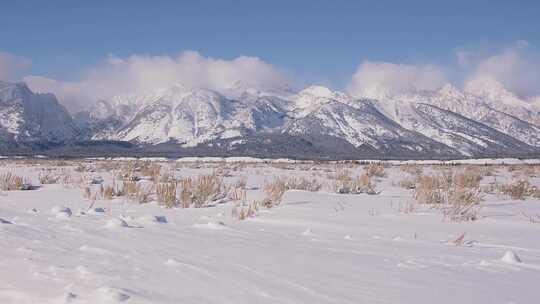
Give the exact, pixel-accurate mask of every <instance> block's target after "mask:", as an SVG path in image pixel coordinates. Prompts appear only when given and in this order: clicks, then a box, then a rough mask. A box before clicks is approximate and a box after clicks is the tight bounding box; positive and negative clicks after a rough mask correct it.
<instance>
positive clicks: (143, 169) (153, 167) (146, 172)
mask: <svg viewBox="0 0 540 304" xmlns="http://www.w3.org/2000/svg"><path fill="white" fill-rule="evenodd" d="M139 172H140V173H141V175H142V176H148V177H150V179H151V180H152V181H158V180H159V173H160V172H161V166H160V165H159V164H156V163H154V162H151V161H145V162H143V163H142V164H141V165H140V167H139Z"/></svg>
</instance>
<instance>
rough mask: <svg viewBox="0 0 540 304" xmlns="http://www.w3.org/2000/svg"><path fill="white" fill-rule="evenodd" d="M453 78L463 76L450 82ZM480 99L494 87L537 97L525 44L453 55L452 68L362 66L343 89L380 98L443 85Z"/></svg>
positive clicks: (539, 62)
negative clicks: (480, 96)
mask: <svg viewBox="0 0 540 304" xmlns="http://www.w3.org/2000/svg"><path fill="white" fill-rule="evenodd" d="M454 75H463V76H462V77H460V78H461V79H459V80H457V82H458V83H455V82H456V81H455V80H454V81H452V80H451V79H454V78H455V77H454ZM448 82H450V83H452V82H454V83H453V84H454V85H457V86H458V87H463V88H464V90H465V91H467V92H470V93H475V94H480V95H483V94H485V93H489V91H491V90H493V89H494V87H495V86H502V87H504V88H505V89H507V90H509V91H511V92H513V93H515V94H517V95H519V96H523V97H530V96H536V95H539V94H540V55H539V54H537V53H535V52H534V51H532V50H531V49H530V47H529V45H528V43H526V42H524V41H519V42H516V43H514V44H513V45H512V46H510V47H507V48H505V49H503V50H501V51H499V52H497V53H495V54H489V55H485V54H479V53H478V52H474V51H463V50H460V51H457V52H456V64H454V65H452V66H442V65H433V64H418V65H409V64H394V63H388V62H373V61H364V62H362V63H361V64H360V65H359V66H358V68H357V70H356V72H355V73H354V75H353V76H352V80H351V82H350V83H349V85H348V86H347V91H348V92H349V93H350V94H352V95H354V96H363V97H370V98H380V97H384V96H388V95H399V94H403V93H408V92H411V91H422V90H433V89H436V88H439V87H441V86H442V85H444V84H445V83H448Z"/></svg>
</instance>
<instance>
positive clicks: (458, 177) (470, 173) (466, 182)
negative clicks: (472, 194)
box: [452, 166, 482, 188]
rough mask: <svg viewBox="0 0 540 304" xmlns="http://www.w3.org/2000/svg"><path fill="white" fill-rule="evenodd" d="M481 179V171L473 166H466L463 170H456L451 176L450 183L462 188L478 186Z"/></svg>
mask: <svg viewBox="0 0 540 304" xmlns="http://www.w3.org/2000/svg"><path fill="white" fill-rule="evenodd" d="M481 180H482V171H481V170H479V169H478V167H473V166H468V167H466V168H465V169H464V170H463V172H457V173H455V174H453V176H452V183H454V184H455V185H456V186H457V187H464V188H478V187H479V186H480V181H481Z"/></svg>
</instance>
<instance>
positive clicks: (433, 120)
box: [0, 82, 540, 158]
mask: <svg viewBox="0 0 540 304" xmlns="http://www.w3.org/2000/svg"><path fill="white" fill-rule="evenodd" d="M9 88H11V89H9ZM499 89H500V92H499V93H497V94H493V95H494V96H495V97H496V98H495V99H490V98H491V97H490V95H482V96H479V95H475V94H472V93H471V92H468V91H465V90H464V91H460V90H459V89H457V88H455V87H453V86H451V85H445V86H443V87H441V88H440V89H438V90H435V91H423V92H414V93H409V94H403V95H400V96H391V97H387V98H384V99H378V100H377V99H366V98H358V97H353V96H350V95H347V94H345V93H342V92H338V91H333V90H331V89H329V88H326V87H323V86H310V87H307V88H305V89H303V90H301V91H299V92H296V93H292V92H290V94H288V95H286V96H285V94H276V95H273V94H271V93H268V92H260V91H257V90H253V89H249V88H247V89H244V90H243V91H242V92H236V95H234V96H233V95H228V96H226V95H224V94H221V93H219V92H216V91H212V90H208V89H204V88H188V87H185V86H183V85H181V84H178V85H175V86H172V87H170V88H168V89H165V90H160V91H156V92H152V93H150V94H146V95H135V94H133V95H123V96H116V97H113V98H111V99H110V100H99V101H97V102H96V103H95V104H94V105H92V106H91V107H89V108H87V109H85V110H83V111H81V112H79V113H76V114H75V115H73V117H71V116H70V115H69V113H67V111H66V110H65V108H64V107H63V106H62V105H61V104H60V103H58V101H57V100H56V98H55V97H54V96H53V95H52V94H34V93H32V92H31V91H30V90H29V89H28V87H26V85H24V84H8V83H4V82H0V139H2V140H4V141H11V142H17V143H21V144H26V143H37V142H43V143H48V142H51V143H53V144H54V145H55V146H58V145H62V144H63V143H75V142H84V141H104V142H131V143H132V144H134V145H135V146H139V147H143V146H144V147H146V148H145V149H148V150H149V151H150V150H156V149H158V148H155V147H164V146H163V145H166V146H167V147H172V146H174V147H176V148H177V149H179V150H182V149H183V150H186V151H187V150H189V151H195V150H197V151H203V150H204V149H206V150H208V151H209V152H211V151H220V152H219V153H227V151H230V153H231V154H233V155H237V154H238V155H239V154H242V153H243V152H242V149H244V150H245V151H253V153H259V154H264V153H265V152H264V151H268V152H267V153H269V154H272V155H274V154H275V155H278V154H280V152H279V151H283V153H285V154H286V153H289V154H293V155H294V153H304V154H306V153H307V154H313V155H315V154H320V155H321V156H322V157H324V156H329V155H332V154H333V151H332V147H333V146H334V147H341V149H343V151H344V152H343V153H342V154H343V157H344V156H345V155H347V156H351V157H354V156H355V155H358V156H362V155H366V156H367V155H369V156H373V157H377V156H379V157H386V156H388V157H399V156H404V157H410V158H415V157H419V158H425V157H429V156H432V157H452V156H454V157H483V156H493V155H501V156H509V155H536V154H537V153H538V152H539V151H540V126H539V125H538V124H537V122H536V120H537V119H538V116H539V115H540V107H538V106H536V105H535V102H529V103H527V106H526V107H523V106H522V102H526V101H523V100H521V99H519V98H518V97H516V96H515V95H513V94H511V93H510V92H508V91H502V90H503V89H502V88H499ZM9 90H12V91H9ZM13 90H15V91H13ZM501 92H502V93H501ZM501 96H502V97H501ZM503 97H507V98H509V100H507V101H506V102H504V103H501V104H499V103H498V101H497V100H498V99H500V98H503ZM514 99H517V100H519V102H516V101H515V100H514ZM531 100H533V101H535V99H531ZM13 105H16V106H15V107H14V106H13ZM535 113H536V114H539V115H535ZM30 129H32V130H34V132H33V133H32V132H29V131H28V130H30ZM35 130H38V131H39V132H37V131H35ZM24 132H26V133H24ZM21 134H23V135H24V134H26V135H24V136H22V135H21ZM263 139H264V140H263ZM287 141H289V142H290V146H289V147H288V146H287ZM273 142H275V144H273ZM293 143H294V144H293ZM303 144H304V145H305V147H302V145H303ZM45 145H46V144H45ZM256 145H259V146H260V148H257V147H256ZM67 146H69V144H67ZM152 146H154V148H152ZM167 149H168V148H167ZM171 149H172V148H171ZM265 149H266V150H265ZM309 149H312V151H311V152H310V151H309ZM171 151H174V150H171ZM270 151H271V152H270ZM126 153H127V154H129V151H127V152H126ZM334 154H335V153H334ZM263 156H264V155H263Z"/></svg>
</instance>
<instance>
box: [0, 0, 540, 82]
mask: <svg viewBox="0 0 540 304" xmlns="http://www.w3.org/2000/svg"><path fill="white" fill-rule="evenodd" d="M539 15H540V1H498V0H491V1H483V0H482V1H460V0H458V1H412V0H411V1H339V0H336V1H320V0H310V1H304V0H298V1H279V0H273V1H244V0H237V1H208V0H200V1H99V0H94V1H55V0H49V1H35V0H26V1H6V2H4V3H2V6H1V10H0V28H1V31H0V51H2V52H7V53H10V54H14V55H16V56H21V57H24V58H27V59H30V60H31V62H32V63H31V66H30V67H29V68H28V70H27V71H25V73H28V74H33V75H41V76H46V77H52V78H55V79H61V80H70V79H74V78H77V77H80V73H81V71H84V70H87V69H89V68H91V67H93V66H95V65H99V64H100V63H101V62H103V61H104V60H106V58H107V56H109V55H114V56H117V57H120V58H126V57H127V56H130V55H133V54H139V55H149V56H154V55H169V56H174V55H176V54H178V53H180V52H182V51H185V50H194V51H197V52H199V53H200V54H201V55H203V56H210V57H214V58H223V59H233V58H236V57H237V56H240V55H248V56H256V57H259V58H260V59H261V60H263V61H265V62H267V63H270V64H272V65H273V66H276V67H277V68H279V69H280V70H281V71H284V72H285V73H286V74H287V75H288V76H290V77H291V78H293V79H295V80H296V81H297V82H299V83H304V82H305V83H311V82H318V83H322V84H327V85H330V86H334V87H337V88H343V87H345V86H346V85H347V83H348V82H349V81H350V79H351V75H352V74H353V73H354V72H355V70H356V69H357V67H358V65H359V64H360V63H361V62H362V61H363V60H370V61H384V62H391V63H405V64H425V63H429V64H435V65H440V66H446V67H447V66H452V65H455V64H456V52H457V51H459V50H462V49H467V50H470V49H472V50H475V51H477V52H485V53H489V52H491V51H493V50H500V49H501V48H505V47H507V46H508V45H512V44H514V43H516V41H527V43H528V45H529V46H530V47H532V48H537V47H538V45H540V21H539V20H540V17H539Z"/></svg>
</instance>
